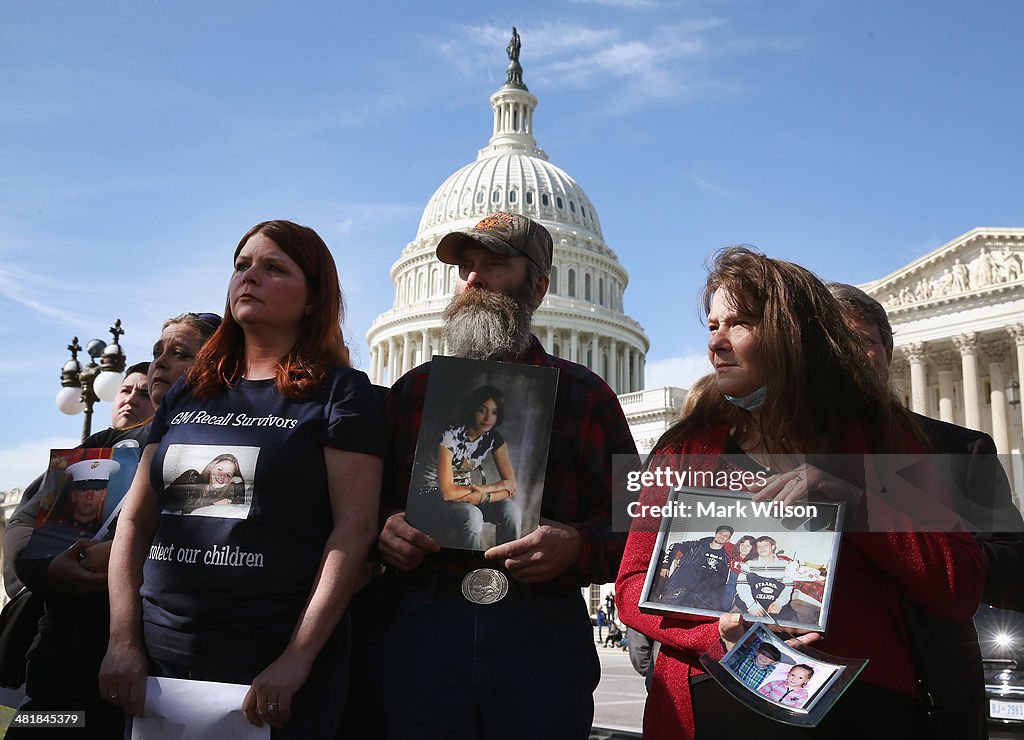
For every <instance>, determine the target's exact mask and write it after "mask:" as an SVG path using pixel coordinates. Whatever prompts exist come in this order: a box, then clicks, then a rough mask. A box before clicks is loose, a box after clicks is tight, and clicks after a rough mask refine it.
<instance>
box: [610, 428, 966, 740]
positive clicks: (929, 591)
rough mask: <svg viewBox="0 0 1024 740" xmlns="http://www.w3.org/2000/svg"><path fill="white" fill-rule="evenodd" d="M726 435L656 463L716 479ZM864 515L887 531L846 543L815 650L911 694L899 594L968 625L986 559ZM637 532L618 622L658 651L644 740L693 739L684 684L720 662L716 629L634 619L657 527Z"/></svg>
mask: <svg viewBox="0 0 1024 740" xmlns="http://www.w3.org/2000/svg"><path fill="white" fill-rule="evenodd" d="M728 433H729V429H728V427H727V426H720V427H714V428H710V429H706V430H703V433H702V434H698V435H694V436H693V437H691V438H690V439H688V440H686V441H684V442H683V443H682V444H680V445H679V446H678V447H674V448H669V449H659V450H658V451H657V454H661V455H686V456H687V457H686V461H685V464H686V465H687V466H689V467H690V468H691V469H693V470H714V469H716V468H717V467H718V465H719V461H720V458H719V455H720V454H721V453H722V451H723V449H724V448H725V443H726V440H727V437H728ZM845 451H846V452H849V453H856V452H862V451H863V445H862V444H860V443H857V442H851V443H850V444H848V445H846V450H845ZM666 462H667V461H666ZM938 495H942V494H938ZM640 497H641V498H640V501H641V503H642V504H647V503H650V504H655V505H657V504H663V503H665V500H666V497H667V491H666V490H665V489H658V490H651V489H645V490H644V491H643V492H641V494H640ZM865 506H866V507H867V508H868V509H870V511H871V513H872V521H873V522H874V523H875V526H874V527H873V528H872V529H873V530H875V529H877V523H878V522H879V521H880V520H882V521H887V520H888V521H891V522H892V523H893V526H892V529H893V530H894V531H883V532H878V531H872V532H849V533H847V534H844V535H843V540H842V545H841V547H840V553H839V561H838V563H837V566H836V571H835V574H834V577H835V578H836V581H835V589H834V591H833V594H832V602H831V607H830V610H829V621H828V625H827V637H825V638H824V639H822V640H820V641H818V642H816V643H815V644H814V647H815V648H818V649H820V650H823V651H825V652H827V653H832V654H834V655H839V656H844V657H851V658H865V657H866V658H869V659H870V662H869V663H868V665H867V667H866V668H865V669H864V671H863V672H862V673H861V675H860V676H859V677H858V679H857V680H859V681H868V682H870V683H873V684H876V685H879V686H884V687H886V688H889V689H894V690H896V691H900V692H903V693H906V694H909V695H913V694H914V691H915V676H914V669H913V663H912V658H911V654H910V651H909V647H908V645H907V639H906V631H905V627H904V622H903V617H902V614H901V610H900V603H899V596H900V594H903V595H904V596H905V597H906V598H908V599H910V600H911V601H913V602H914V603H916V604H918V605H919V606H921V607H922V608H924V609H925V610H927V611H928V612H931V613H933V614H935V615H936V616H939V617H942V618H944V619H949V620H953V621H967V620H969V619H971V618H972V617H973V616H974V612H975V611H976V610H977V607H978V603H979V601H980V599H981V591H982V586H983V584H984V581H985V565H984V560H983V558H982V555H981V550H980V549H979V548H978V545H977V544H976V543H975V542H974V540H973V538H972V537H971V536H970V535H969V534H966V533H962V532H952V533H951V532H947V531H941V529H940V527H935V528H934V529H936V530H938V531H931V532H911V531H898V530H900V529H910V527H909V526H907V524H906V515H905V514H903V513H901V512H897V511H893V510H891V509H889V508H888V507H886V505H885V504H884V502H882V501H880V500H879V499H877V498H876V499H871V498H870V495H868V496H865V499H864V500H863V501H862V506H861V507H860V509H864V507H865ZM860 509H859V510H858V511H860ZM861 513H863V512H861ZM901 519H902V521H901ZM848 520H849V513H848ZM637 524H638V523H637V522H634V526H633V529H632V531H630V533H629V539H628V540H627V542H626V550H625V553H624V555H623V558H622V566H621V568H620V570H619V576H618V580H617V581H616V583H615V593H616V601H617V602H618V604H619V618H620V619H621V620H622V621H623V622H624V623H625V624H627V625H628V626H629V627H632V628H634V629H636V630H638V631H640V632H642V633H644V634H645V635H648V636H650V637H651V638H653V639H655V640H659V641H660V642H661V643H662V649H661V652H660V653H659V654H658V659H657V662H656V664H655V667H654V679H653V682H652V684H651V687H650V691H649V693H648V697H647V706H646V709H645V711H644V738H645V740H658V739H659V738H665V739H666V740H668V738H672V740H678V738H689V737H693V733H694V724H693V711H692V706H691V701H690V687H689V677H690V676H692V675H696V674H700V673H702V672H703V671H701V669H700V664H699V662H698V659H699V658H700V656H701V655H702V654H703V653H705V652H708V651H710V652H711V654H712V655H713V656H715V657H718V658H721V657H722V654H723V652H722V648H721V643H720V642H719V639H718V637H719V635H718V622H717V620H715V619H711V618H708V617H700V616H689V615H682V614H681V615H674V616H661V615H656V614H645V613H641V612H640V610H639V608H638V604H639V601H640V592H641V590H642V589H643V584H644V579H645V577H646V575H647V570H648V566H649V564H650V561H651V555H652V553H653V550H654V546H655V542H656V540H657V536H658V533H657V529H658V527H657V526H656V525H657V522H656V521H655V522H654V526H652V522H651V519H650V518H648V519H646V520H645V521H644V525H643V526H637ZM652 530H653V531H652ZM868 709H869V708H866V710H868Z"/></svg>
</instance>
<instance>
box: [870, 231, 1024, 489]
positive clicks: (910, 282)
mask: <svg viewBox="0 0 1024 740" xmlns="http://www.w3.org/2000/svg"><path fill="white" fill-rule="evenodd" d="M861 287H862V288H864V290H866V291H867V292H868V293H870V294H871V295H872V296H873V297H874V298H875V299H877V300H878V301H880V302H881V303H882V304H883V305H884V306H885V309H886V311H887V312H888V314H889V319H890V321H891V322H892V325H893V332H894V343H895V351H894V353H893V365H892V374H893V380H894V382H895V383H896V385H897V386H898V387H899V388H901V389H902V390H903V392H904V395H905V398H906V401H907V403H908V405H909V406H910V407H911V408H912V409H913V410H914V411H916V412H918V413H921V414H924V415H926V416H932V417H935V418H937V419H942V420H943V421H948V422H952V423H954V424H960V425H962V426H966V427H970V428H971V429H978V430H981V431H984V432H988V433H989V434H991V435H992V438H993V439H994V440H995V443H996V449H997V450H998V451H999V453H1000V454H1009V453H1020V452H1021V451H1022V450H1024V434H1022V429H1024V405H1022V404H1021V403H1020V378H1021V369H1022V368H1024V229H1021V228H977V229H972V230H971V231H969V232H967V233H966V234H963V235H961V236H959V237H957V238H956V239H953V240H952V241H950V242H949V243H947V244H945V245H943V246H941V247H939V248H938V249H936V250H935V251H933V252H931V253H929V254H927V255H925V256H924V257H922V258H920V259H918V260H916V261H914V262H911V263H910V264H909V265H907V266H905V267H903V268H901V269H900V270H897V271H896V272H894V273H892V274H891V275H888V276H886V277H884V278H881V279H880V280H877V281H875V282H872V283H868V284H866V285H862V286H861ZM1010 472H1011V475H1012V477H1013V479H1014V483H1015V485H1014V488H1015V490H1017V491H1021V490H1024V469H1021V460H1020V456H1019V454H1015V455H1014V456H1013V470H1011V471H1010Z"/></svg>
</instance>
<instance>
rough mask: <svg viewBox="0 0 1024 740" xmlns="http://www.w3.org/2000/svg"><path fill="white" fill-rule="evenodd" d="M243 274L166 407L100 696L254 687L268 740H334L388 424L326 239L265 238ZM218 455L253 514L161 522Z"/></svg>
mask: <svg viewBox="0 0 1024 740" xmlns="http://www.w3.org/2000/svg"><path fill="white" fill-rule="evenodd" d="M234 259H235V262H234V272H233V274H232V276H231V281H230V283H229V286H228V298H227V309H226V311H225V317H224V321H223V323H222V324H221V325H220V328H219V329H218V330H217V332H216V333H215V334H214V335H213V337H212V338H211V339H210V341H209V342H207V344H206V345H205V346H204V347H203V349H202V351H201V352H200V353H199V356H198V357H197V358H196V361H195V364H194V365H193V366H192V368H191V370H190V371H189V373H188V375H187V376H186V378H185V380H184V382H179V383H178V384H176V385H175V386H174V387H173V388H172V389H171V390H170V391H169V392H168V393H167V395H166V397H165V398H164V400H163V403H162V404H161V406H160V409H159V411H158V412H157V416H156V419H155V420H154V423H153V431H152V433H151V434H150V437H149V440H148V442H147V445H146V448H145V450H144V453H143V456H142V461H141V463H140V465H139V471H138V474H137V475H136V478H135V481H134V483H133V484H132V488H131V490H130V491H129V493H128V498H127V500H126V503H125V506H124V511H123V513H122V515H121V520H120V523H119V526H118V530H117V535H116V537H115V541H114V548H113V553H112V555H111V567H110V573H111V576H110V598H111V620H110V646H109V649H108V652H107V656H106V658H105V659H104V662H103V668H102V670H101V672H100V688H101V691H102V692H103V694H104V695H105V696H106V697H107V698H108V699H109V700H110V701H112V702H114V703H116V704H119V705H120V706H122V707H124V709H125V710H126V711H127V712H129V713H130V714H132V715H139V714H141V712H142V710H143V703H144V699H145V696H144V689H145V676H146V674H147V673H155V674H156V675H158V676H165V677H171V678H188V679H196V680H206V681H220V682H227V683H236V684H247V685H250V688H249V691H248V693H247V694H246V696H245V699H244V701H243V703H242V709H243V711H244V713H245V716H246V717H247V718H248V719H249V721H250V722H252V723H253V724H255V725H257V726H261V725H262V723H263V722H267V723H268V724H270V726H271V727H272V728H273V730H274V731H273V736H274V737H276V738H285V737H288V738H291V737H294V738H307V737H332V736H333V735H334V732H335V730H336V725H337V722H338V721H339V720H340V717H339V716H338V713H337V712H332V711H330V709H329V708H330V707H339V706H342V705H343V704H344V697H345V690H346V681H347V673H348V671H347V668H348V665H347V664H348V645H347V626H346V625H345V624H343V623H342V622H343V618H344V615H345V613H346V608H347V605H348V601H349V597H350V596H351V594H352V592H353V590H354V588H355V586H356V581H357V577H358V574H359V571H360V567H361V566H362V564H363V562H364V560H365V557H366V553H367V551H368V550H369V547H370V544H371V542H372V541H373V539H374V533H375V532H376V517H377V501H378V495H379V489H380V477H381V468H382V464H381V460H380V458H381V457H382V456H383V432H382V425H381V421H380V418H379V413H378V408H377V404H376V403H375V401H374V396H373V392H372V389H371V387H370V384H369V381H368V379H367V377H366V376H365V375H364V374H363V373H361V372H359V371H356V370H353V369H352V368H351V367H350V366H349V364H348V353H347V351H346V349H345V345H344V341H343V338H342V333H341V325H340V322H341V316H342V297H341V287H340V285H339V282H338V273H337V269H336V267H335V264H334V260H333V258H332V257H331V254H330V251H329V250H328V248H327V245H326V244H324V242H323V240H322V239H321V238H320V237H319V236H318V235H317V234H316V232H314V231H313V230H312V229H309V228H307V227H304V226H299V225H297V224H294V223H291V222H289V221H268V222H265V223H261V224H257V225H256V226H254V227H253V228H252V229H250V230H249V231H248V232H247V233H246V234H245V236H243V237H242V239H241V241H240V242H239V244H238V247H237V248H236V249H235V255H234ZM217 455H232V456H233V457H234V459H235V460H237V462H238V467H239V471H238V473H239V475H240V477H242V478H244V480H245V481H247V484H248V487H249V491H248V492H247V495H246V499H245V501H246V505H247V511H246V512H243V514H244V515H243V516H242V517H241V518H239V514H238V512H231V513H230V514H223V515H221V514H220V513H219V512H220V510H221V509H225V510H227V509H234V508H236V507H210V513H209V514H208V515H207V516H203V517H183V516H177V515H175V514H173V513H169V512H166V511H164V512H163V513H159V512H162V511H163V510H164V509H165V504H166V500H167V497H168V489H169V488H171V486H172V484H173V482H174V481H175V480H176V479H177V478H178V476H180V475H181V474H182V473H183V472H184V471H185V470H186V469H188V468H189V467H190V466H191V465H192V464H194V461H195V460H197V459H202V460H210V459H211V458H213V457H215V456H217Z"/></svg>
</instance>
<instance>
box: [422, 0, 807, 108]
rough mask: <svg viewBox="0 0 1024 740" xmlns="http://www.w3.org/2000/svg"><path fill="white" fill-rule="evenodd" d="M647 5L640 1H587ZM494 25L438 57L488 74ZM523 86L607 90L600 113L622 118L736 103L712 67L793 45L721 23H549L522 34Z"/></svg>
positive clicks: (736, 87) (729, 83)
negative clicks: (656, 109)
mask: <svg viewBox="0 0 1024 740" xmlns="http://www.w3.org/2000/svg"><path fill="white" fill-rule="evenodd" d="M589 1H590V2H607V3H615V4H622V5H624V6H627V7H641V6H642V5H646V3H645V2H644V0H589ZM508 35H509V29H508V28H505V27H499V26H497V25H490V24H487V25H477V26H461V27H458V28H456V29H455V30H454V31H453V34H452V38H451V39H449V40H448V41H446V42H443V43H440V44H438V45H437V46H438V48H439V49H440V52H441V54H442V55H443V56H444V57H445V58H446V59H447V60H448V61H449V63H451V64H452V65H454V66H455V67H456V68H459V69H461V70H463V72H464V73H466V74H477V73H479V70H480V69H481V68H484V69H489V68H493V65H494V61H495V47H498V48H501V47H502V46H504V44H505V43H506V42H507V40H508ZM522 35H523V38H524V42H523V50H524V52H523V53H524V54H527V53H528V56H529V60H530V64H529V68H528V70H527V73H526V74H527V77H528V84H531V83H536V85H537V86H539V87H545V88H548V89H559V88H563V89H565V88H568V89H578V90H591V89H601V90H607V99H606V100H605V103H604V104H603V106H602V110H603V111H604V112H605V113H608V114H613V115H614V114H622V113H628V112H631V111H635V110H637V109H639V108H643V107H646V106H649V105H654V104H665V103H678V102H684V103H685V102H688V101H692V100H695V99H698V98H701V99H704V98H708V97H722V96H727V95H734V94H736V93H738V92H740V91H742V90H743V86H742V84H741V83H740V82H738V81H736V80H731V79H729V78H728V76H727V75H724V74H722V73H721V72H720V71H719V70H718V69H717V67H716V66H715V64H714V62H715V61H716V60H719V59H728V60H729V61H730V62H731V61H734V60H735V59H736V58H737V57H739V56H744V55H751V54H754V53H757V52H765V51H778V50H782V49H789V48H792V47H793V45H794V44H795V42H794V41H792V40H789V39H781V38H757V37H746V36H744V35H742V34H741V33H740V32H738V31H736V30H735V29H733V28H732V27H731V26H730V25H729V23H728V21H727V20H726V19H724V18H719V17H708V18H699V19H694V20H689V21H683V22H677V23H670V24H661V25H656V26H645V28H644V31H642V32H640V33H630V32H629V31H627V30H626V29H624V28H620V27H614V28H602V27H594V26H586V25H582V24H580V23H578V22H568V21H549V22H546V23H542V24H540V25H538V26H536V27H529V28H524V29H523V30H522Z"/></svg>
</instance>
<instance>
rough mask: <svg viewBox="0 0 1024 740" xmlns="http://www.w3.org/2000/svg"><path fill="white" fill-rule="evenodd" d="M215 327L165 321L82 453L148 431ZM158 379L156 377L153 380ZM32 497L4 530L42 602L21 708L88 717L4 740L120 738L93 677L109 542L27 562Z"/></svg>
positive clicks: (10, 551)
mask: <svg viewBox="0 0 1024 740" xmlns="http://www.w3.org/2000/svg"><path fill="white" fill-rule="evenodd" d="M219 324H220V317H219V316H217V315H216V314H194V313H186V314H181V315H180V316H176V317H174V318H173V319H168V320H167V321H166V322H165V323H164V325H163V328H162V330H161V334H160V338H159V339H158V340H157V342H156V343H155V345H154V346H153V361H152V362H146V363H138V364H136V365H132V366H131V367H129V368H128V370H127V371H126V372H125V379H124V382H123V383H122V384H121V388H120V389H119V390H118V394H117V397H116V398H115V400H114V403H113V408H112V409H111V411H112V415H113V419H112V425H111V427H110V428H109V429H104V430H103V431H100V432H97V433H96V434H93V435H92V436H90V437H89V438H88V439H86V440H85V442H84V443H83V444H82V446H83V447H86V448H106V447H115V446H130V447H138V446H139V441H140V440H141V441H143V442H144V441H145V439H146V436H147V435H148V434H149V423H150V420H151V419H152V416H153V410H154V408H155V407H156V406H158V405H159V404H160V401H161V400H162V399H163V396H164V393H165V392H166V391H167V389H168V388H169V387H170V386H171V385H173V384H174V383H175V382H177V380H178V378H180V377H181V376H182V375H183V374H184V372H185V371H186V370H187V369H188V367H189V366H190V365H191V364H192V361H193V360H194V359H195V356H196V352H198V351H199V348H200V347H202V345H203V343H204V342H205V341H206V340H207V339H209V338H210V336H211V335H212V334H213V332H214V330H216V328H217V326H218V325H219ZM157 378H159V380H156V379H157ZM39 504H40V501H39V499H38V498H32V499H29V500H28V501H27V502H26V503H24V504H23V505H22V506H21V508H19V510H18V511H17V512H16V513H15V515H14V516H13V517H12V520H11V521H10V522H8V525H7V528H6V529H5V531H4V553H5V558H10V559H11V562H14V563H15V568H16V569H17V572H18V575H19V577H20V578H21V579H22V580H23V581H24V583H25V584H26V585H27V586H28V588H29V589H30V590H31V591H32V592H33V594H34V595H41V596H43V597H44V598H45V610H46V611H45V614H44V615H43V617H42V619H41V620H40V621H39V633H38V636H37V638H36V641H35V643H34V645H33V646H32V649H31V650H30V651H29V654H28V666H27V672H26V674H27V675H26V687H25V689H26V693H27V694H28V696H29V697H30V700H29V701H28V702H27V703H25V704H24V705H22V707H21V708H22V709H23V710H24V711H38V710H67V709H68V708H74V709H77V710H80V711H84V712H85V713H86V714H87V715H88V722H87V726H86V729H85V730H76V729H70V728H56V729H55V730H45V729H39V728H33V729H30V730H29V729H21V728H19V727H18V726H17V725H12V726H11V727H10V729H9V730H8V731H7V737H10V738H18V737H33V738H38V737H47V736H49V734H54V733H55V734H54V737H57V738H58V739H59V738H67V737H76V736H79V737H95V738H119V737H121V735H122V734H123V732H124V713H123V712H122V711H121V709H120V707H117V706H114V705H112V704H110V703H109V702H107V701H104V700H103V698H102V697H101V696H100V694H99V691H98V688H97V682H96V676H97V674H98V673H99V670H100V663H101V661H102V660H103V655H104V653H106V650H107V635H108V632H109V624H110V606H109V601H108V598H107V561H108V559H109V555H110V545H111V543H110V540H105V541H103V542H98V543H97V542H93V541H92V540H79V541H78V542H76V543H75V544H74V545H73V546H72V547H70V548H69V549H68V550H66V551H65V552H64V553H62V554H60V555H58V556H57V557H55V558H43V559H30V558H27V557H25V555H26V553H24V547H25V545H27V544H28V540H29V538H30V537H31V534H32V531H33V523H34V522H35V519H36V515H37V513H38V511H39Z"/></svg>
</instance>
